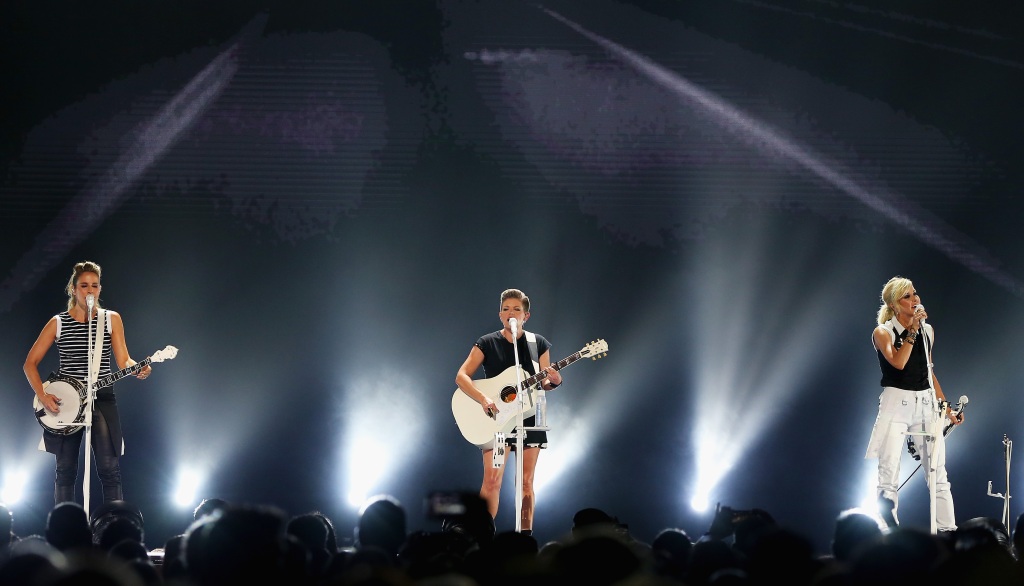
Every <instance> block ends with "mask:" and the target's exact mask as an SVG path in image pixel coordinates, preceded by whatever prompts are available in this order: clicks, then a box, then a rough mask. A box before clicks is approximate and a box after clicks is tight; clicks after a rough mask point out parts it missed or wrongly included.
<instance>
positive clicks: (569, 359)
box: [523, 350, 583, 388]
mask: <svg viewBox="0 0 1024 586" xmlns="http://www.w3.org/2000/svg"><path fill="white" fill-rule="evenodd" d="M582 357H583V351H582V350H581V351H579V352H576V353H575V354H570V355H569V356H566V357H565V358H563V359H561V360H559V361H558V362H554V363H552V364H551V366H549V367H548V368H547V369H544V370H541V371H540V372H538V373H537V374H535V375H533V376H531V377H530V378H528V379H526V380H525V381H523V388H528V387H532V386H533V385H535V384H537V383H539V382H540V381H542V380H544V379H546V378H547V377H548V373H547V371H548V370H561V369H563V368H565V367H566V366H569V365H570V364H572V363H573V362H576V361H577V360H579V359H580V358H582Z"/></svg>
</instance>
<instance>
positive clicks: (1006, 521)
mask: <svg viewBox="0 0 1024 586" xmlns="http://www.w3.org/2000/svg"><path fill="white" fill-rule="evenodd" d="M1012 454H1013V442H1012V441H1011V440H1010V438H1009V437H1007V435H1006V434H1005V433H1004V434H1003V457H1004V459H1005V461H1006V479H1005V480H1006V494H1000V493H998V492H992V481H991V480H989V481H988V496H994V497H997V498H1001V499H1003V518H1002V521H1003V528H1004V529H1006V530H1007V531H1012V528H1011V526H1010V456H1011V455H1012Z"/></svg>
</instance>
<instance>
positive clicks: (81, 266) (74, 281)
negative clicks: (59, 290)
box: [65, 260, 103, 311]
mask: <svg viewBox="0 0 1024 586" xmlns="http://www.w3.org/2000/svg"><path fill="white" fill-rule="evenodd" d="M82 273H96V276H97V277H100V278H102V277H103V269H101V268H100V265H98V264H96V263H94V262H92V261H91V260H84V261H82V262H80V263H78V264H76V265H75V268H73V269H71V278H70V279H68V286H67V287H66V288H65V292H66V293H67V294H68V311H71V310H72V309H74V308H75V305H77V304H78V301H77V300H76V299H75V286H77V285H78V277H81V276H82ZM99 306H100V300H99V299H97V300H96V307H99Z"/></svg>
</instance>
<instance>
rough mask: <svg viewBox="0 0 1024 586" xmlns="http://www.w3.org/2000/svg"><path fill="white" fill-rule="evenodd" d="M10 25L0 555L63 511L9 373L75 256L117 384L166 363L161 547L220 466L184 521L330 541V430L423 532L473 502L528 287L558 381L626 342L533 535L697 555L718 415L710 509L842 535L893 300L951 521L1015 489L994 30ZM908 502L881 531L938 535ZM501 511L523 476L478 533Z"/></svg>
mask: <svg viewBox="0 0 1024 586" xmlns="http://www.w3.org/2000/svg"><path fill="white" fill-rule="evenodd" d="M902 9H906V10H909V8H906V7H902V8H901V10H902ZM2 10H3V16H2V19H0V21H2V23H3V24H2V26H3V28H4V30H3V39H4V45H3V47H4V53H5V55H4V59H3V63H4V65H3V67H4V73H3V78H2V79H3V84H2V87H3V90H2V99H3V103H2V104H0V111H2V112H3V116H4V125H3V128H4V140H3V143H2V146H0V148H2V162H0V165H2V167H0V171H2V173H3V178H2V184H0V189H2V201H0V212H2V213H0V223H2V234H3V247H2V252H0V277H2V280H0V324H2V331H3V334H4V335H3V337H2V340H3V341H2V350H3V352H2V355H3V356H6V360H3V361H0V380H2V382H3V388H4V389H5V392H4V393H3V396H4V408H3V411H2V413H3V415H2V416H0V421H2V425H0V430H2V431H0V444H2V445H3V446H4V447H3V448H0V468H2V470H0V473H2V474H4V475H9V474H10V473H11V472H12V471H13V470H15V469H16V468H18V467H20V466H23V465H28V466H30V467H31V468H30V469H31V470H32V472H31V473H30V475H29V481H28V494H27V497H26V500H25V501H23V503H21V504H19V505H17V506H16V507H15V515H16V528H17V529H18V530H19V532H21V533H32V532H39V531H40V530H41V523H42V520H43V519H44V518H45V512H46V510H47V507H48V506H49V504H50V498H51V497H52V489H51V477H50V474H51V467H52V459H51V457H50V456H48V455H46V454H43V453H39V452H35V451H34V442H35V440H36V439H37V437H38V433H37V432H38V427H37V426H36V423H35V422H34V421H33V420H32V417H31V415H30V414H29V411H28V407H27V403H28V401H29V400H30V398H31V396H30V391H29V389H28V387H27V385H26V384H25V382H24V376H23V374H22V372H21V368H20V366H21V364H22V361H23V358H24V355H25V353H26V352H27V350H28V348H29V346H30V345H31V343H32V341H33V340H34V338H35V336H36V335H37V334H38V331H39V328H40V327H41V326H42V325H43V323H44V322H45V320H46V319H47V318H48V317H49V316H51V315H53V314H54V313H56V312H57V311H59V310H60V309H61V308H62V307H63V304H64V301H65V297H64V295H63V294H62V290H63V286H64V283H65V281H66V279H67V276H68V274H69V273H70V268H71V266H72V264H73V263H74V262H77V261H79V260H83V259H90V260H94V261H96V262H99V263H100V264H101V265H102V266H103V267H104V271H105V273H104V278H103V283H104V292H103V302H104V303H105V304H106V305H107V306H109V307H111V308H112V309H116V310H118V311H120V312H121V313H122V315H123V316H124V319H125V323H126V326H127V334H128V342H129V347H130V349H131V351H132V353H133V354H134V355H135V357H136V358H141V357H142V356H144V355H145V354H146V353H147V352H151V351H153V350H156V349H159V348H162V347H163V346H164V345H166V344H172V345H175V346H177V347H178V348H179V349H180V353H179V356H178V357H177V358H176V359H175V360H174V361H173V362H171V363H168V364H166V365H158V368H157V369H156V371H155V374H154V376H153V377H152V378H151V379H150V380H149V381H146V382H145V383H141V382H138V381H134V380H132V379H129V380H126V381H124V382H121V383H118V384H119V396H120V397H121V399H120V404H121V409H122V416H123V418H124V419H125V427H126V429H127V431H126V434H127V439H126V441H127V453H126V456H125V458H124V459H123V468H124V476H125V489H126V494H127V496H128V498H129V500H132V501H133V502H136V503H138V504H139V505H140V507H141V508H142V509H143V514H144V515H145V516H146V517H147V526H148V530H149V537H148V539H147V541H148V542H149V543H148V544H149V545H150V546H154V547H155V546H157V545H159V544H160V543H161V542H162V541H163V540H164V539H165V538H166V537H168V536H169V535H171V534H173V533H176V532H180V531H181V530H183V529H184V527H185V524H186V523H187V520H188V514H189V512H188V511H184V512H183V511H174V510H173V509H171V508H170V507H169V505H167V504H166V501H167V492H168V490H169V488H168V487H169V486H170V485H171V484H172V481H173V479H174V477H175V474H176V470H177V467H178V466H179V465H180V464H181V463H188V462H207V461H209V462H216V464H211V466H213V469H212V470H210V472H211V477H210V480H209V484H207V485H206V487H205V488H204V490H203V493H204V495H208V496H221V497H224V498H228V499H230V500H235V501H244V502H258V503H273V504H276V505H278V506H281V507H282V508H284V509H286V511H288V512H289V513H299V512H304V511H306V510H309V509H314V508H319V509H322V510H324V511H325V512H327V513H328V514H329V515H331V516H332V518H334V519H335V521H336V523H337V524H338V529H339V531H340V532H341V533H342V534H343V536H347V535H348V534H350V532H351V523H352V520H353V518H354V512H353V511H352V510H351V509H350V508H349V507H347V506H345V505H344V504H343V503H342V502H341V501H342V499H340V498H339V496H338V495H339V493H340V492H342V491H343V490H344V488H342V485H343V482H342V481H341V480H339V478H341V477H343V475H341V476H339V474H340V472H339V471H341V470H344V469H345V467H346V466H350V465H351V462H349V461H348V459H349V456H346V454H350V453H351V452H350V451H349V450H351V449H352V448H357V451H359V452H362V453H370V451H371V445H370V444H369V443H362V444H359V443H358V442H360V441H363V442H368V441H369V440H356V439H354V436H353V435H352V434H351V433H349V432H352V431H353V430H363V429H365V430H368V432H370V435H371V436H372V435H373V433H374V432H375V433H376V434H377V436H378V439H382V440H383V442H384V445H385V446H386V448H385V451H384V452H383V453H384V454H385V455H384V456H380V457H379V458H382V459H383V460H390V459H394V460H396V461H400V462H401V463H400V464H398V465H397V466H398V467H399V469H400V473H398V474H397V475H396V476H394V477H392V478H391V479H390V480H388V481H382V483H381V484H378V485H375V486H374V487H373V488H372V491H373V492H389V493H392V494H395V495H397V496H398V497H399V498H400V500H402V501H403V502H404V503H406V504H407V506H408V508H409V511H410V525H411V526H412V527H413V528H426V529H431V528H434V525H433V523H434V521H432V520H429V519H426V518H425V517H424V516H423V515H422V513H421V510H420V499H422V497H423V496H424V495H425V494H426V493H427V492H428V491H429V490H433V489H450V490H459V489H465V490H475V489H476V488H477V486H478V484H477V483H478V482H479V479H478V476H479V466H480V463H479V458H478V456H477V455H476V452H475V450H474V449H473V448H472V447H471V446H468V445H467V444H466V443H465V442H464V441H463V440H462V438H461V437H460V436H459V435H458V433H457V430H456V429H455V426H454V425H453V423H452V421H451V415H450V412H449V410H448V401H449V398H450V393H451V392H452V391H453V390H454V382H453V380H454V374H455V370H456V368H457V367H458V366H459V364H460V363H461V361H462V360H463V359H464V357H465V355H466V353H467V352H468V350H469V348H470V344H471V343H472V341H473V340H474V339H475V338H476V336H478V335H480V334H482V333H484V332H486V331H488V330H489V329H491V328H497V327H498V323H497V321H496V320H495V317H496V316H495V315H494V313H492V312H494V310H495V309H496V306H497V296H498V293H499V292H500V291H501V290H502V289H504V288H506V287H519V288H522V289H524V290H526V291H527V292H528V293H529V294H530V295H531V297H532V298H533V300H534V306H535V313H534V316H533V319H532V320H531V323H530V326H531V327H533V328H535V329H536V330H537V331H540V332H542V333H544V334H545V335H546V336H548V337H549V338H550V339H551V340H552V341H553V342H554V344H555V350H554V354H555V355H557V356H555V357H556V358H560V357H562V356H565V355H567V354H569V353H571V352H573V351H575V350H576V349H578V348H579V347H580V346H582V345H583V344H585V343H586V342H588V341H590V340H593V339H596V338H604V339H606V340H608V342H609V346H610V352H609V354H608V356H607V357H605V358H603V359H602V360H600V361H598V362H597V363H594V364H591V365H587V366H574V367H572V371H571V372H568V371H567V372H566V373H565V374H566V379H567V384H566V387H565V388H564V389H563V391H564V392H563V393H561V394H559V395H558V396H555V397H552V400H551V401H552V404H553V406H552V416H553V418H554V419H553V425H554V426H555V429H554V430H553V432H552V439H553V443H554V444H555V445H557V444H558V443H559V441H560V440H561V441H562V445H563V446H564V445H565V444H566V443H567V442H568V438H567V437H566V436H567V435H569V434H568V433H563V434H562V435H561V436H560V434H559V431H560V430H559V426H561V427H562V429H563V430H566V431H568V430H573V431H574V437H575V438H577V439H579V438H583V440H584V441H583V444H582V445H583V446H585V447H584V448H581V454H582V455H580V456H579V457H578V458H577V460H576V461H575V462H574V463H572V464H571V465H570V464H560V463H558V462H559V460H556V459H555V458H554V457H553V455H550V454H545V456H543V457H542V459H541V463H540V467H541V472H542V473H543V471H544V468H545V465H547V466H551V467H556V466H564V468H565V469H564V472H565V476H564V477H563V478H561V479H560V480H559V481H558V483H557V485H553V486H552V487H551V488H549V489H546V490H547V492H544V491H543V490H544V489H542V492H541V495H540V499H541V500H540V504H539V509H538V519H537V528H538V533H539V535H540V536H541V537H542V538H555V537H557V536H558V535H559V534H560V533H561V532H563V531H565V530H567V529H568V527H569V525H570V523H571V516H572V513H573V512H575V511H576V510H578V509H580V508H583V507H585V506H597V507H601V508H604V509H606V510H608V511H609V512H611V513H613V514H616V515H617V516H619V517H620V519H621V520H622V521H624V522H626V523H628V524H629V525H630V527H631V529H632V530H633V531H634V533H635V534H636V536H637V537H639V538H641V539H645V540H646V539H651V538H653V536H654V533H655V532H656V531H657V530H658V529H661V528H663V527H667V526H679V527H683V528H685V529H686V530H687V531H689V532H691V533H694V534H696V533H700V532H702V531H703V530H704V528H705V527H706V525H707V524H708V523H709V522H710V514H709V513H707V512H704V513H697V512H692V511H690V510H689V508H688V507H687V506H686V503H688V501H689V499H690V497H691V495H690V491H691V489H692V484H693V482H694V478H693V476H694V465H695V462H697V460H698V452H699V449H700V448H699V445H698V444H699V441H698V440H697V439H695V434H694V431H695V430H697V429H700V428H701V427H702V425H704V424H707V422H708V421H713V419H711V417H710V416H709V415H708V413H707V412H705V410H706V409H711V408H712V407H711V405H712V404H713V403H714V402H715V401H718V402H719V403H721V404H723V405H726V406H727V408H728V410H730V411H732V412H734V413H736V414H737V419H736V420H734V421H732V422H731V424H733V425H735V428H728V426H726V427H727V428H726V429H720V430H719V431H722V432H724V436H723V438H724V439H720V440H718V441H720V442H721V441H724V442H727V443H728V442H733V441H735V442H737V443H738V442H740V441H741V438H746V436H747V435H748V434H749V435H750V436H751V437H750V438H749V439H743V441H744V442H748V443H746V444H745V445H746V447H745V449H744V450H743V451H742V454H741V455H740V456H739V457H738V460H737V462H736V463H735V465H734V467H733V469H732V470H731V471H730V472H729V473H727V474H726V476H725V477H724V478H723V480H722V481H721V484H720V485H718V487H717V488H715V489H714V490H713V491H712V494H711V496H710V498H711V499H712V501H713V502H714V501H721V502H723V503H725V504H729V505H731V506H734V507H737V508H749V507H761V508H765V509H767V510H769V511H771V512H773V513H774V514H775V515H776V516H777V517H778V518H779V519H780V520H781V521H783V522H786V523H788V524H791V525H794V526H796V527H797V528H799V529H801V530H804V531H806V532H807V534H808V535H810V536H812V537H813V538H814V539H815V541H816V543H817V544H818V546H819V547H820V548H822V549H824V548H826V547H827V543H828V535H829V531H830V529H831V521H832V519H833V518H834V516H835V514H836V513H838V512H839V511H840V510H842V509H843V508H846V507H848V506H853V505H856V504H858V503H857V501H856V498H855V496H854V494H853V491H852V490H851V485H852V484H854V483H856V482H857V479H858V478H859V477H860V476H862V475H863V471H864V470H865V469H866V468H865V466H869V464H870V463H865V461H864V460H863V458H862V455H863V449H864V445H865V443H866V440H867V435H868V433H869V431H870V425H871V421H872V418H873V417H874V412H875V404H876V403H875V397H876V395H877V366H876V364H875V358H874V355H873V352H872V350H871V348H870V345H869V338H868V336H869V331H870V329H871V327H872V326H873V324H874V313H875V310H876V309H877V304H878V294H879V291H880V289H881V286H882V284H883V283H884V282H885V281H886V280H887V279H888V278H889V277H891V276H893V275H897V274H901V275H905V276H908V277H910V278H912V279H913V280H914V282H915V285H916V286H917V288H918V290H919V291H920V292H921V293H922V297H923V299H924V303H925V304H926V305H927V306H928V308H929V312H930V314H931V316H932V317H931V323H933V325H935V327H936V329H937V331H938V332H939V336H940V337H941V340H940V342H939V345H938V346H937V360H936V364H937V367H936V368H937V373H939V372H941V381H942V383H943V386H944V387H945V389H946V393H947V395H949V396H950V397H951V398H955V397H957V396H959V395H962V394H966V395H969V396H970V398H971V407H970V409H969V410H968V411H969V417H968V424H966V425H965V426H963V427H962V428H960V429H958V430H957V436H956V438H955V440H954V439H951V440H950V474H951V478H952V481H953V487H954V495H955V497H956V500H957V508H958V511H957V512H958V518H960V519H961V520H963V519H967V518H970V517H977V516H991V517H995V518H999V517H1000V514H1001V510H1002V502H1001V500H1000V499H993V498H992V497H990V496H988V495H987V494H986V491H987V487H986V481H988V480H993V481H994V490H997V491H1003V490H1006V487H1005V478H1004V475H1005V459H1004V452H1003V444H1002V440H1003V434H1007V436H1008V437H1009V438H1010V439H1011V440H1012V439H1013V437H1014V434H1015V433H1016V431H1017V429H1018V428H1019V423H1018V422H1019V419H1020V418H1019V416H1018V413H1019V412H1020V410H1021V399H1020V398H1019V397H1020V393H1019V392H1018V389H1019V388H1020V386H1021V382H1022V377H1021V375H1020V374H1019V371H1018V369H1017V368H1016V363H1015V357H1016V356H1017V354H1018V349H1019V343H1020V336H1019V335H1018V332H1019V331H1020V328H1021V325H1022V323H1021V322H1022V316H1024V312H1022V310H1021V309H1022V307H1021V296H1022V289H1021V285H1020V279H1021V275H1022V272H1024V267H1022V266H1021V262H1022V257H1021V254H1020V249H1021V247H1020V238H1019V223H1020V218H1021V204H1020V200H1019V197H1018V196H1019V191H1020V186H1021V184H1022V183H1021V176H1020V167H1019V164H1018V162H1019V160H1020V155H1021V149H1020V146H1019V144H1020V142H1019V137H1018V134H1019V132H1018V129H1019V128H1021V123H1022V120H1021V114H1020V110H1019V108H1018V107H1017V102H1018V99H1017V97H1018V96H1019V95H1020V94H1021V90H1022V89H1024V87H1022V71H1024V62H1022V61H1021V60H1020V59H1019V55H1020V49H1021V46H1020V39H1019V34H1017V31H1015V30H1014V29H1013V23H1015V22H1019V19H1015V18H1014V17H1013V15H1007V14H1005V13H1003V12H998V13H997V12H996V11H991V12H987V11H984V10H982V9H979V8H974V7H972V8H966V7H963V6H956V5H953V4H952V3H949V7H948V8H947V7H945V4H943V5H935V4H934V3H929V4H928V5H922V6H920V7H916V8H914V10H919V12H894V11H893V9H892V8H891V6H890V4H889V3H884V2H861V3H857V4H856V5H854V4H844V3H838V4H835V3H833V4H825V3H819V2H805V1H791V2H743V1H727V2H715V3H709V2H700V3H692V2H691V3H684V2H667V1H665V2H655V1H652V2H641V1H637V2H614V1H611V0H607V1H599V2H588V3H586V4H585V5H584V4H582V3H575V2H559V1H555V2H546V3H541V4H536V3H527V2H523V3H519V2H491V1H483V2H468V1H465V2H459V1H450V2H444V1H439V2H419V1H417V2H404V1H403V2H397V1H379V2H373V3H364V2H325V1H318V0H317V1H305V2H287V3H285V2H262V3H258V2H240V1H236V2H218V3H215V5H211V4H210V3H206V2H185V1H180V0H176V1H174V2H165V3H159V4H153V3H130V2H110V1H104V2H92V3H80V2H56V3H47V4H46V5H41V4H40V3H33V2H7V3H5V4H4V7H3V9H2ZM1017 16H1019V15H1017ZM51 358H52V356H51ZM46 366H47V367H52V366H53V365H52V364H47V365H46ZM359 405H362V406H359ZM407 409H413V411H407ZM762 416H763V417H762ZM744 418H750V419H744ZM748 421H749V422H757V423H750V424H749V425H748V423H747V422H748ZM754 428H756V429H754ZM755 431H756V433H754V432H755ZM406 433H411V434H413V435H412V436H411V437H409V436H407V435H406ZM552 454H553V452H552ZM510 464H512V462H511V461H510ZM912 469H913V463H912V462H909V463H908V464H907V467H906V469H905V471H904V474H907V473H909V472H910V470H912ZM1011 477H1012V479H1013V480H1014V481H1016V479H1017V478H1018V477H1019V475H1017V474H1016V473H1015V472H1013V473H1011ZM917 480H918V481H919V482H916V483H914V484H912V485H908V487H907V489H905V490H906V492H908V493H909V494H908V496H907V497H906V498H905V502H904V503H903V509H902V512H903V516H904V518H905V519H909V520H910V521H908V522H917V523H920V524H922V525H925V526H926V525H927V521H926V517H927V498H926V493H925V492H924V488H923V481H921V480H922V479H920V478H918V479H917ZM94 485H95V482H94ZM512 485H513V481H512V474H511V471H508V474H507V481H506V487H505V488H506V490H505V493H504V496H503V516H502V517H500V518H499V522H498V526H499V529H505V528H511V526H512V524H513V521H512V517H511V513H510V511H511V508H512V506H513V501H512V493H511V492H509V489H510V488H511V487H512ZM1009 488H1010V491H1011V493H1012V492H1014V491H1013V485H1012V483H1011V486H1010V487H1009ZM97 490H98V489H97Z"/></svg>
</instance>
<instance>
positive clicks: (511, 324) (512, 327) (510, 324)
mask: <svg viewBox="0 0 1024 586" xmlns="http://www.w3.org/2000/svg"><path fill="white" fill-rule="evenodd" d="M518 326H519V322H518V321H516V318H514V317H510V318H508V328H509V329H510V330H512V337H513V338H514V337H516V336H517V335H518V334H517V333H516V332H517V328H518Z"/></svg>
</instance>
